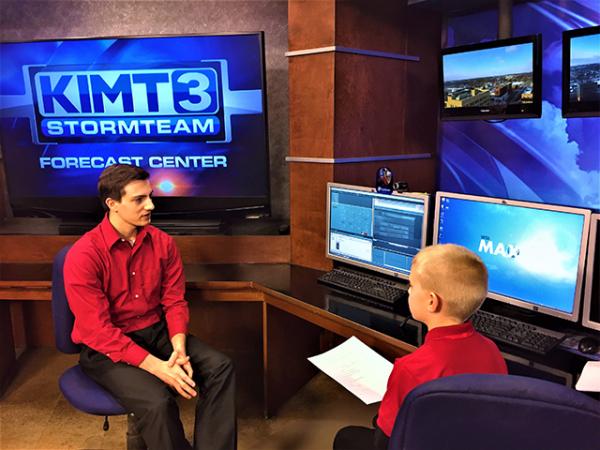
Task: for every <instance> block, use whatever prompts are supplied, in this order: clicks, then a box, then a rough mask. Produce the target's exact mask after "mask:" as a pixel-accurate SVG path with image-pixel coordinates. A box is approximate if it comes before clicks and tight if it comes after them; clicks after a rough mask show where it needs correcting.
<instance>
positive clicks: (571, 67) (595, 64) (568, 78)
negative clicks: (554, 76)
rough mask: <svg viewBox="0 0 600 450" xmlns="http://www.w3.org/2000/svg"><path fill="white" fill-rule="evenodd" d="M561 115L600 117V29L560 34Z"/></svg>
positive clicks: (584, 29)
mask: <svg viewBox="0 0 600 450" xmlns="http://www.w3.org/2000/svg"><path fill="white" fill-rule="evenodd" d="M562 80H563V81H562V93H563V96H562V97H563V99H562V113H563V116H564V117H585V116H600V26H597V27H589V28H580V29H577V30H569V31H564V32H563V63H562Z"/></svg>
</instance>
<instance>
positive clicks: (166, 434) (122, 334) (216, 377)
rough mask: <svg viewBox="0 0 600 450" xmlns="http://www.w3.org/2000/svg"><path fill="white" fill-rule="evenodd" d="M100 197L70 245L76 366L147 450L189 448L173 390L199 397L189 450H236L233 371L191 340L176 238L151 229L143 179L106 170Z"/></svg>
mask: <svg viewBox="0 0 600 450" xmlns="http://www.w3.org/2000/svg"><path fill="white" fill-rule="evenodd" d="M98 191H99V195H100V200H101V202H102V205H103V207H104V208H105V210H106V211H107V214H106V216H105V217H104V220H102V222H101V223H100V224H99V225H98V226H97V227H96V228H94V229H93V230H92V231H90V232H88V233H86V234H85V235H84V236H82V237H81V239H79V240H78V241H77V242H76V243H75V244H74V245H73V247H72V248H71V250H70V251H69V253H68V255H67V258H66V261H65V266H64V279H65V289H66V293H67V299H68V301H69V306H70V308H71V310H72V311H73V314H74V316H75V323H74V326H73V332H72V338H73V341H74V342H76V343H81V344H83V349H82V351H81V355H80V365H81V366H82V369H83V370H84V372H85V373H86V374H87V375H89V376H90V377H91V378H93V379H94V380H95V381H96V382H97V383H99V384H100V385H102V386H104V387H105V388H106V389H107V390H108V391H109V392H110V393H111V394H113V395H114V396H115V398H116V399H117V400H118V401H119V403H121V405H123V407H124V408H125V409H126V410H127V411H129V412H132V413H133V414H134V417H135V420H136V424H137V426H138V429H139V431H140V433H141V435H142V437H143V439H144V441H145V443H146V445H147V446H148V447H149V448H150V449H157V450H169V449H173V450H183V449H191V448H192V447H191V446H190V444H189V443H188V442H187V440H186V438H185V435H184V430H183V426H182V424H181V421H180V420H179V409H178V406H177V403H176V398H175V397H176V394H175V393H177V394H179V395H181V396H182V397H184V398H186V399H191V398H193V397H198V402H197V404H196V420H195V427H194V447H193V448H194V449H196V450H226V449H227V450H230V449H234V448H235V447H236V416H235V395H234V387H235V377H234V372H233V366H232V363H231V360H230V359H229V358H228V357H227V356H225V355H223V354H221V353H219V352H217V351H216V350H214V349H212V348H210V347H209V346H208V345H206V344H204V343H203V342H201V341H200V340H199V339H197V338H196V337H194V336H191V335H190V336H188V335H187V327H188V321H189V311H188V305H187V302H186V301H185V299H184V294H185V278H184V274H183V265H182V262H181V258H180V256H179V252H178V250H177V247H176V245H175V242H174V241H173V239H172V238H171V237H170V236H169V235H167V234H166V233H164V232H162V231H160V230H159V229H157V228H155V227H153V226H152V225H150V220H151V213H152V210H153V209H154V204H153V202H152V198H151V195H152V187H151V185H150V181H149V174H148V172H146V171H145V170H143V169H141V168H139V167H136V166H131V165H126V164H116V165H113V166H109V167H107V168H106V169H105V170H104V171H103V172H102V174H101V175H100V178H99V180H98Z"/></svg>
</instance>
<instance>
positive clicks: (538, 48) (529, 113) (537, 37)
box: [439, 34, 542, 120]
mask: <svg viewBox="0 0 600 450" xmlns="http://www.w3.org/2000/svg"><path fill="white" fill-rule="evenodd" d="M530 43H531V44H533V45H532V77H533V102H532V103H531V104H529V105H527V110H526V111H519V110H518V109H519V108H521V105H513V106H510V105H508V106H507V107H506V109H505V110H504V111H503V112H498V111H496V110H490V111H489V112H482V111H481V109H482V108H481V107H470V108H446V107H445V94H444V92H445V90H444V56H446V55H451V54H455V53H466V52H472V51H479V50H487V49H492V48H498V47H509V46H511V45H519V44H530ZM439 65H440V70H439V85H440V119H441V120H489V119H528V118H539V117H541V116H542V36H541V34H533V35H529V36H521V37H515V38H509V39H500V40H495V41H488V42H481V43H477V44H469V45H461V46H457V47H448V48H443V49H442V50H441V52H440V57H439ZM485 109H488V108H485Z"/></svg>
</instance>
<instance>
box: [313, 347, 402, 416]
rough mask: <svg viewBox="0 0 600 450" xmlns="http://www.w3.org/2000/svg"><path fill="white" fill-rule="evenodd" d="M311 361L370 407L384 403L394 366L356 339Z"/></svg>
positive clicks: (314, 357)
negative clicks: (373, 404) (384, 395)
mask: <svg viewBox="0 0 600 450" xmlns="http://www.w3.org/2000/svg"><path fill="white" fill-rule="evenodd" d="M308 360H309V361H310V362H311V363H313V364H314V365H315V366H317V367H318V368H319V369H321V370H322V371H323V372H325V373H326V374H327V375H329V376H330V377H331V378H333V379H334V380H335V381H337V382H338V383H340V384H341V385H342V386H344V387H345V388H346V389H348V390H349V391H350V392H352V393H353V394H354V395H356V396H357V397H358V398H359V399H361V400H362V401H363V402H364V403H366V404H367V405H370V404H371V403H376V402H379V401H381V399H382V398H383V394H384V393H385V390H386V387H387V381H388V378H389V376H390V373H391V372H392V367H393V364H392V363H391V362H389V361H388V360H387V359H385V358H384V357H383V356H381V355H379V354H378V353H376V352H375V351H374V350H371V348H369V347H368V346H367V345H365V344H364V343H362V342H361V341H360V340H359V339H357V338H356V337H354V336H352V337H351V338H349V339H348V340H346V341H345V342H344V343H342V344H340V345H338V346H337V347H335V348H332V349H331V350H329V351H327V352H325V353H321V354H320V355H316V356H313V357H311V358H308Z"/></svg>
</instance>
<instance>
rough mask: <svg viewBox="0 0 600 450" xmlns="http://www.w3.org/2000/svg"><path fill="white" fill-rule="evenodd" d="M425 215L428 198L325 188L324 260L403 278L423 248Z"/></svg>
mask: <svg viewBox="0 0 600 450" xmlns="http://www.w3.org/2000/svg"><path fill="white" fill-rule="evenodd" d="M428 210H429V195H428V194H424V193H402V194H395V193H394V194H391V195H390V194H380V193H377V192H376V191H375V190H374V189H371V188H367V187H360V186H349V185H344V184H337V183H329V184H328V185H327V256H328V257H329V258H332V259H334V260H336V261H342V262H344V263H348V264H352V265H356V266H360V267H365V268H368V269H372V270H375V271H377V272H381V273H384V274H387V275H392V276H395V277H399V278H403V279H408V275H409V274H410V266H411V264H412V260H413V257H414V256H415V255H416V254H417V252H418V251H419V250H420V249H421V248H422V247H424V246H425V242H426V239H427V217H428Z"/></svg>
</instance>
